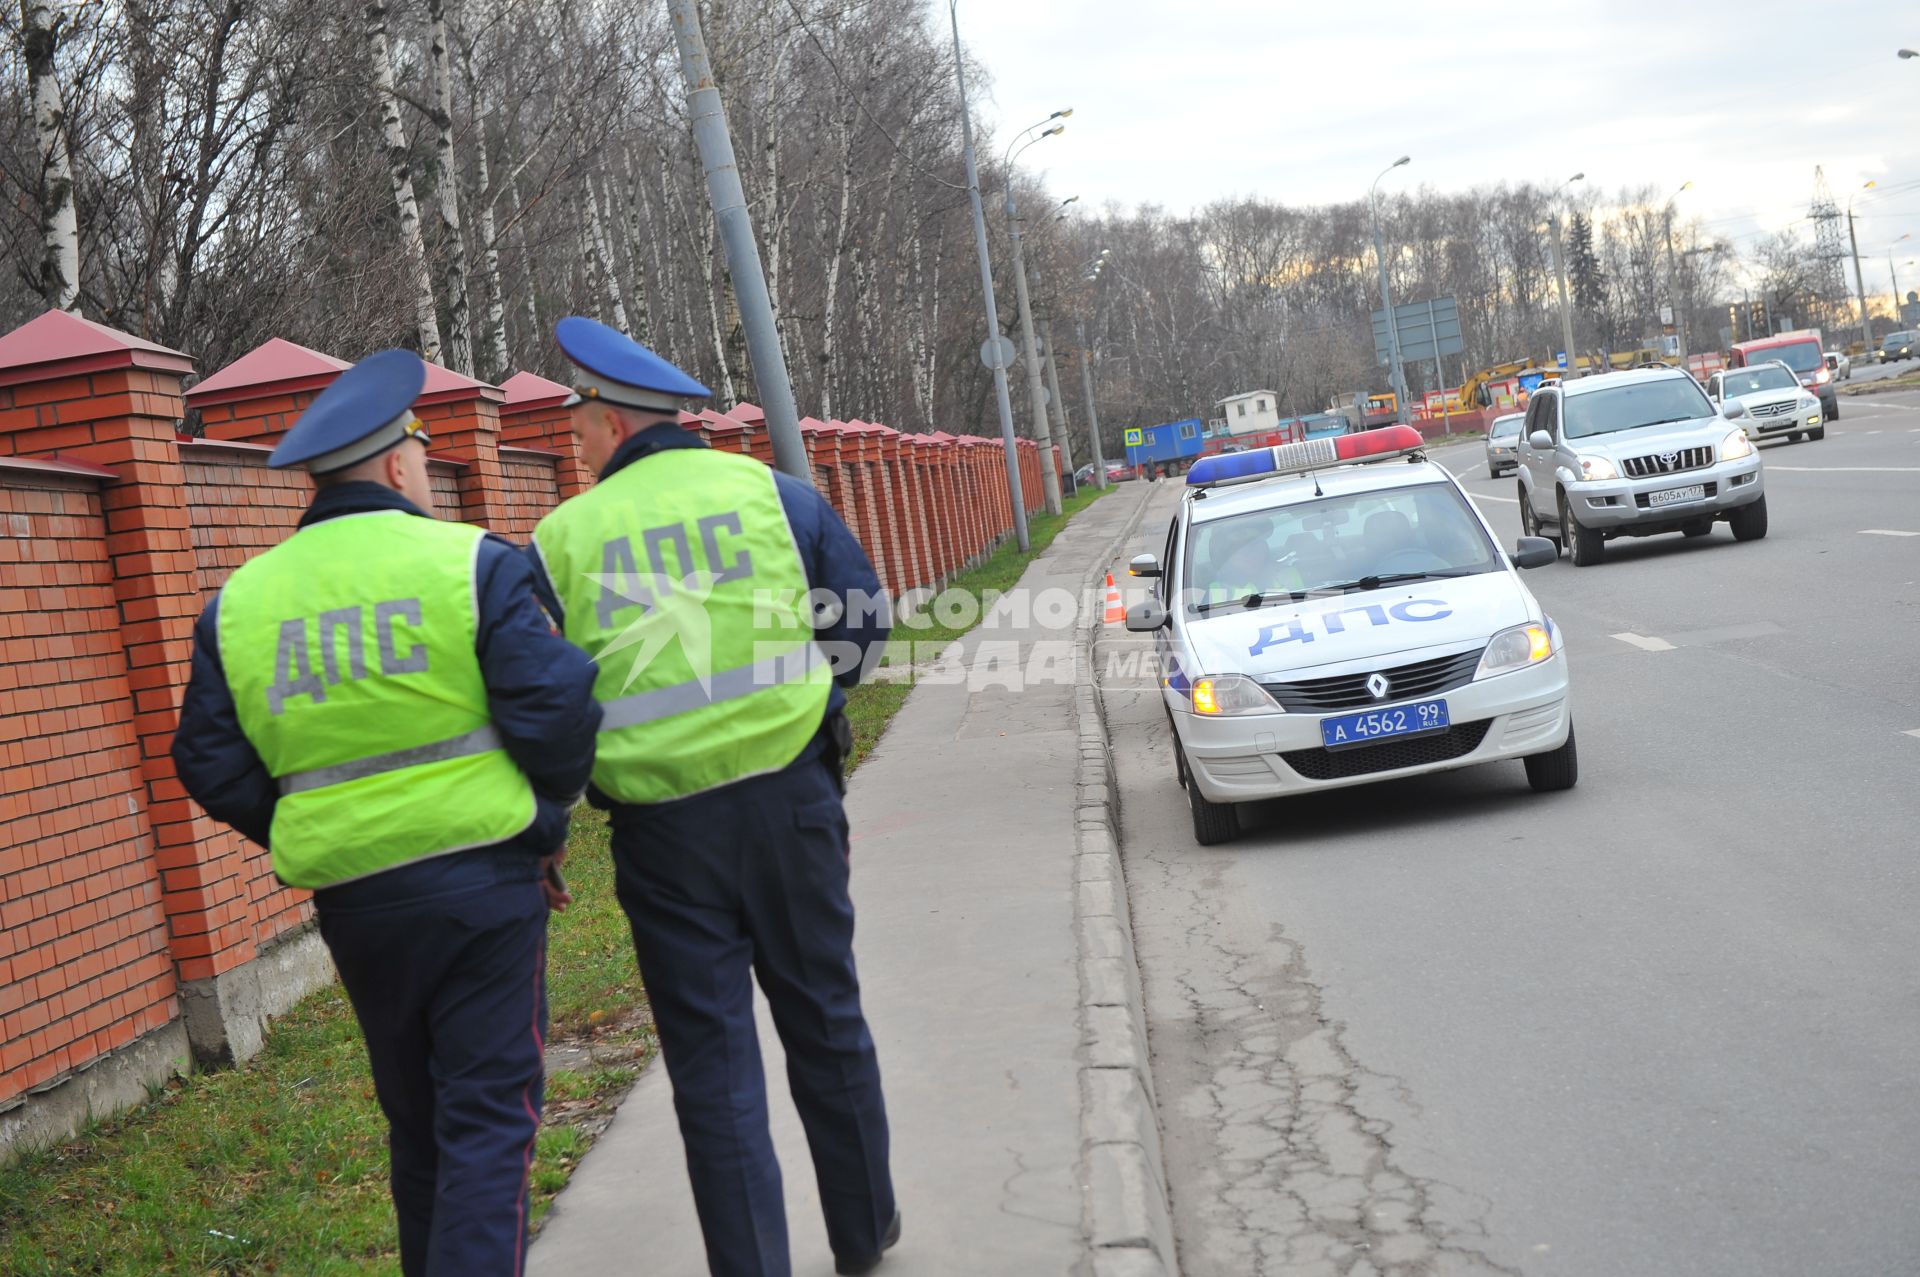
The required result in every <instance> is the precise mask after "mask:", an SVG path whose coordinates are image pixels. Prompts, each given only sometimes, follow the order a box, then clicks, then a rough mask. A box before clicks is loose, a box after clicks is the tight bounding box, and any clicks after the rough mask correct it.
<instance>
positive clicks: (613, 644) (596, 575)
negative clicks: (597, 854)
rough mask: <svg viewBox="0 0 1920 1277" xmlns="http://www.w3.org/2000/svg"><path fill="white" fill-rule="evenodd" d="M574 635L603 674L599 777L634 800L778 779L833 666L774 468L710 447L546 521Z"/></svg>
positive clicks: (684, 453) (633, 472) (815, 721)
mask: <svg viewBox="0 0 1920 1277" xmlns="http://www.w3.org/2000/svg"><path fill="white" fill-rule="evenodd" d="M534 544H535V546H536V547H537V548H538V550H539V553H540V557H541V561H542V562H543V563H544V565H545V566H546V570H547V575H548V578H549V580H550V581H551V582H552V584H553V588H554V591H555V592H556V593H557V594H558V595H559V597H560V601H561V603H562V605H563V607H564V609H565V613H566V619H565V631H566V636H567V637H568V638H569V639H571V640H572V641H573V642H575V643H577V644H578V645H579V646H581V647H582V648H584V649H585V650H586V652H587V654H588V655H589V656H592V657H593V658H594V661H595V662H596V664H597V665H598V667H599V673H598V676H597V678H596V680H595V683H594V696H595V697H596V698H597V699H598V700H599V701H600V703H601V705H602V707H603V709H604V711H605V718H604V719H603V720H602V722H601V725H600V735H599V740H598V749H597V753H596V757H595V760H594V769H593V783H594V785H595V787H596V788H598V789H599V790H600V791H601V792H602V793H604V794H606V795H607V796H608V797H610V798H613V799H615V800H616V801H619V802H624V803H654V802H664V801H667V800H669V799H673V798H683V797H686V796H688V795H690V794H696V793H700V792H703V791H705V790H709V789H714V788H717V787H719V786H721V785H727V784H731V783H732V782H734V781H736V780H742V779H744V778H746V777H748V776H754V775H759V774H762V773H765V772H771V771H777V770H779V769H780V768H782V767H785V766H786V765H787V764H788V763H790V762H792V761H793V760H794V758H796V757H797V756H798V755H799V753H800V751H801V750H802V749H803V748H804V747H805V746H806V744H807V742H808V741H809V740H811V739H812V737H813V735H814V733H815V732H816V731H818V730H819V728H820V723H821V720H822V718H823V717H824V716H825V714H826V708H827V700H828V696H829V694H830V689H831V687H832V679H833V676H832V671H831V669H830V668H829V665H828V662H827V660H826V658H825V657H824V655H823V654H821V652H820V651H819V649H818V648H817V647H815V646H814V643H813V627H812V624H811V614H810V610H809V608H808V606H807V590H808V582H807V575H806V569H805V567H804V566H803V565H802V563H801V561H800V551H799V547H798V546H797V545H795V543H794V539H793V532H792V530H791V529H790V528H789V527H788V526H787V516H786V508H785V507H784V506H783V505H782V504H781V501H780V493H779V489H778V487H777V486H776V481H775V479H774V476H773V472H772V471H771V470H770V469H769V468H768V467H766V466H764V465H762V464H761V463H760V462H758V461H754V460H753V459H751V458H749V457H743V456H739V455H737V454H732V453H723V452H714V451H710V450H708V449H705V448H699V449H695V448H676V449H668V450H666V451H662V452H657V453H654V454H652V455H650V456H646V457H643V458H641V459H640V460H639V461H636V462H634V463H633V464H631V465H629V466H627V467H625V468H624V469H622V470H620V471H619V472H618V473H616V474H614V475H612V476H611V477H609V478H607V479H605V480H603V481H602V482H601V483H599V484H597V485H596V486H595V487H593V488H591V489H589V490H588V491H587V492H584V493H582V494H581V495H579V496H577V497H574V498H572V499H571V500H569V501H567V502H565V503H564V504H562V505H561V506H560V508H559V509H558V510H555V511H554V512H553V513H552V514H550V515H548V516H547V517H546V518H545V519H542V520H541V521H540V526H539V527H538V528H537V529H536V530H535V532H534Z"/></svg>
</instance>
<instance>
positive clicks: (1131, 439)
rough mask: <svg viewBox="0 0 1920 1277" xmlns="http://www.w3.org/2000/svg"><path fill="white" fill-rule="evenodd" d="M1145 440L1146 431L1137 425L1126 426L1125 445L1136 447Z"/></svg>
mask: <svg viewBox="0 0 1920 1277" xmlns="http://www.w3.org/2000/svg"><path fill="white" fill-rule="evenodd" d="M1145 441H1146V432H1145V431H1143V430H1142V429H1141V428H1140V427H1139V426H1128V427H1127V447H1129V448H1138V447H1139V446H1140V445H1141V444H1142V443H1144V442H1145Z"/></svg>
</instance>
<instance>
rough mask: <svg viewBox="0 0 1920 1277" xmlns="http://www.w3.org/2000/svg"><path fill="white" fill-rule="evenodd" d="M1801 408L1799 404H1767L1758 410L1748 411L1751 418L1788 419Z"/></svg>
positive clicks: (1751, 409)
mask: <svg viewBox="0 0 1920 1277" xmlns="http://www.w3.org/2000/svg"><path fill="white" fill-rule="evenodd" d="M1799 406H1800V405H1798V404H1791V403H1765V404H1761V405H1760V406H1759V407H1757V408H1749V409H1747V415H1748V416H1750V417H1786V416H1791V415H1792V414H1793V410H1794V409H1795V408H1797V407H1799Z"/></svg>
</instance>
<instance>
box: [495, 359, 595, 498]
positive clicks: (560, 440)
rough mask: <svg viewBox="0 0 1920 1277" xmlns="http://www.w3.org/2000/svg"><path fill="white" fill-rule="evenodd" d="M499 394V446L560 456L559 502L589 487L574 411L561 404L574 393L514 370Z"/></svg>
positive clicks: (590, 480)
mask: <svg viewBox="0 0 1920 1277" xmlns="http://www.w3.org/2000/svg"><path fill="white" fill-rule="evenodd" d="M500 393H501V396H502V398H501V400H500V406H499V414H500V445H501V446H502V447H511V448H533V449H536V450H538V451H540V452H550V453H552V454H553V455H554V456H556V457H558V458H560V460H559V461H558V462H557V463H556V464H555V465H554V476H555V478H556V480H557V481H558V484H559V488H560V499H561V500H562V501H565V500H566V499H567V498H568V497H571V496H577V495H579V494H580V493H582V492H585V491H586V490H587V489H588V488H590V487H592V486H593V480H594V476H593V473H592V472H591V471H589V470H588V469H587V463H586V462H585V461H583V460H582V459H581V457H580V440H579V438H578V437H577V436H575V434H574V433H573V414H572V413H571V411H569V410H568V409H566V408H562V407H561V406H560V405H561V404H562V403H564V402H565V401H566V398H567V396H568V395H570V394H572V393H573V392H572V391H571V390H570V389H568V388H567V387H566V386H563V385H561V384H560V383H559V382H557V381H548V380H547V379H546V378H545V377H542V376H540V375H538V374H537V373H530V372H517V373H515V374H513V376H511V377H509V378H507V379H506V380H505V381H503V382H501V383H500Z"/></svg>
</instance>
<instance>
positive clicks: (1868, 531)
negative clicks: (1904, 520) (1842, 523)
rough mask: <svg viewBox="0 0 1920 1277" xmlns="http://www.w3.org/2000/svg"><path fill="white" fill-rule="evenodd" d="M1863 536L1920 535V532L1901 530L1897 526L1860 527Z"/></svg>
mask: <svg viewBox="0 0 1920 1277" xmlns="http://www.w3.org/2000/svg"><path fill="white" fill-rule="evenodd" d="M1860 535H1861V536H1863V537H1920V532H1902V531H1901V530H1900V529H1898V528H1861V529H1860Z"/></svg>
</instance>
